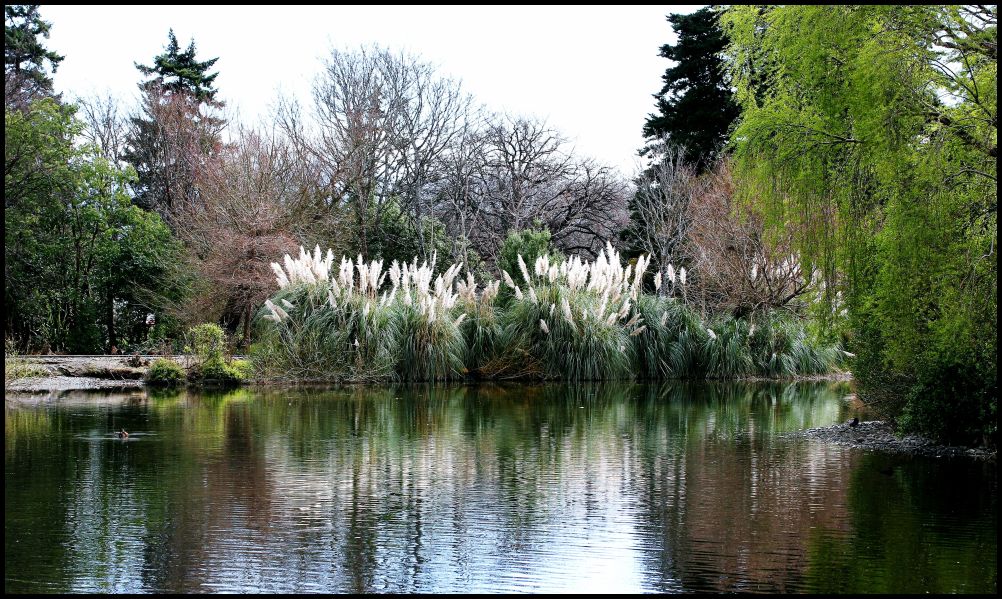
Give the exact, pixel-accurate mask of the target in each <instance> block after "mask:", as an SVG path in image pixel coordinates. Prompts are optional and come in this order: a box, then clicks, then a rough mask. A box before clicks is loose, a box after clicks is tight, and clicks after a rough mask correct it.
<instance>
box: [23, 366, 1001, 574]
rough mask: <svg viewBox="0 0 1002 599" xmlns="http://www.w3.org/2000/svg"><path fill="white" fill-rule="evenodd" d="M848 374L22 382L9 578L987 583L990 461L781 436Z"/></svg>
mask: <svg viewBox="0 0 1002 599" xmlns="http://www.w3.org/2000/svg"><path fill="white" fill-rule="evenodd" d="M848 392H849V390H848V387H847V386H846V384H845V383H793V384H770V383H745V384H708V383H702V384H656V385H646V384H639V383H638V384H632V383H630V384H586V385H582V384H575V385H568V384H552V385H549V384H547V385H514V384H513V385H488V386H410V387H405V386H399V387H378V388H374V387H349V388H342V389H336V390H289V389H264V390H261V389H241V390H237V391H231V392H225V393H224V392H219V393H195V392H188V391H181V392H172V393H157V392H152V391H151V392H149V393H147V392H146V391H140V392H133V393H127V394H123V393H116V394H107V393H103V394H102V393H90V394H86V393H75V394H74V393H71V394H67V395H65V396H63V397H61V398H59V399H58V400H39V401H37V402H34V403H31V404H25V403H14V402H11V401H8V402H6V404H5V411H4V431H5V436H4V444H5V451H4V458H5V461H4V483H5V484H4V511H5V519H4V544H5V556H4V557H5V560H4V562H5V563H4V590H5V592H14V593H27V592H46V593H56V592H224V591H227V592H255V591H265V592H345V593H351V592H356V593H358V592H425V593H432V592H434V593H438V592H446V593H458V592H678V591H702V592H768V593H789V592H810V593H873V592H878V593H925V592H932V593H948V592H949V593H995V592H996V591H997V582H996V578H997V566H996V562H997V538H998V528H997V519H996V514H997V511H998V510H997V496H998V491H997V473H996V465H995V464H994V463H984V462H977V461H973V460H968V459H964V460H946V459H933V458H918V457H909V456H904V455H895V454H883V453H873V452H866V451H863V450H861V449H856V448H851V447H841V446H834V445H826V444H824V443H822V442H819V441H813V440H805V439H791V438H784V437H783V436H781V433H783V432H788V431H795V430H798V429H803V428H808V427H816V426H827V425H831V424H835V423H838V422H844V421H845V420H847V419H849V418H851V417H852V415H853V412H851V408H850V407H849V406H848V404H847V402H846V401H845V399H844V398H845V395H846V394H847V393H848ZM122 428H124V429H125V430H126V431H128V432H129V437H128V439H126V440H121V439H119V438H117V437H116V436H115V434H114V432H115V431H118V430H120V429H122Z"/></svg>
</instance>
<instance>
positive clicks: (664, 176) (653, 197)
mask: <svg viewBox="0 0 1002 599" xmlns="http://www.w3.org/2000/svg"><path fill="white" fill-rule="evenodd" d="M660 154H661V160H659V161H657V162H655V163H654V164H653V165H652V166H651V167H650V168H649V169H647V170H646V171H645V172H643V173H642V174H641V175H640V176H639V177H638V179H637V182H636V183H637V192H636V195H635V196H634V198H633V202H632V205H631V206H632V208H633V215H632V220H631V222H630V226H629V228H628V234H629V236H630V237H631V238H632V240H633V242H634V243H635V244H636V245H637V247H638V248H639V249H640V250H641V251H642V252H644V253H645V254H648V255H649V256H650V257H651V263H652V264H653V265H654V268H655V269H656V271H655V272H657V273H660V274H661V277H662V279H664V280H665V281H666V284H665V285H662V286H661V287H660V289H659V292H660V293H663V294H664V293H668V292H670V291H671V290H673V289H674V283H673V281H672V282H668V281H669V279H674V276H673V274H674V269H675V268H676V267H679V266H681V265H682V264H684V263H686V262H688V259H689V255H688V249H689V248H688V245H687V243H686V242H687V241H688V236H689V230H690V228H691V227H692V224H693V216H694V215H693V212H692V210H691V209H690V206H691V204H692V202H693V198H694V197H695V196H696V195H697V193H698V191H699V188H700V183H699V181H698V179H697V177H696V170H695V169H694V168H693V167H692V166H691V165H689V164H686V162H685V160H684V156H685V151H684V150H683V149H681V148H678V147H674V146H670V145H667V144H663V150H662V152H661V153H660Z"/></svg>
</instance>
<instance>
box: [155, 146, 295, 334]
mask: <svg viewBox="0 0 1002 599" xmlns="http://www.w3.org/2000/svg"><path fill="white" fill-rule="evenodd" d="M300 168H301V165H299V164H297V159H296V156H295V155H294V153H293V151H292V148H291V147H290V146H289V144H287V143H285V141H284V140H282V139H281V138H279V137H278V136H276V135H275V134H274V132H262V131H253V130H245V129H239V130H238V131H237V132H236V141H235V142H233V143H231V144H229V145H227V146H225V147H224V148H223V149H222V150H221V152H220V154H219V155H218V157H216V158H215V159H214V160H213V161H212V164H211V166H210V167H208V168H203V169H201V170H200V171H199V176H198V180H197V184H198V188H199V195H200V202H199V203H198V204H190V203H186V204H179V205H178V206H176V207H175V209H174V212H173V218H174V221H175V222H178V223H184V226H183V227H179V228H178V234H179V235H180V236H181V238H182V239H183V240H184V242H185V245H186V246H187V248H188V250H189V255H190V259H191V260H192V262H193V263H194V265H195V267H196V272H197V273H198V274H199V275H200V278H201V280H202V283H203V285H202V287H203V288H202V290H201V291H200V292H199V293H197V294H196V295H195V296H194V298H193V306H191V308H190V311H191V312H193V313H195V314H197V315H198V319H199V320H205V319H206V316H208V315H211V318H212V319H215V320H219V321H221V322H222V323H223V324H224V325H225V326H226V327H227V328H228V329H229V330H230V331H236V330H237V328H238V327H239V325H240V324H241V323H242V324H243V339H244V342H245V343H246V342H247V341H248V340H249V338H250V322H251V319H252V316H253V312H254V310H255V309H256V308H257V307H258V306H260V305H261V304H262V303H263V302H264V300H265V299H267V297H268V296H269V295H270V294H271V293H272V292H273V291H274V275H273V273H272V272H271V268H270V264H271V262H274V261H276V260H278V259H279V258H280V257H281V256H282V255H283V254H285V253H289V252H293V251H294V250H295V248H296V247H298V245H299V244H300V243H301V242H302V241H304V240H303V239H301V238H299V237H298V236H297V235H296V232H295V227H296V223H297V222H300V221H301V220H302V219H303V218H304V216H307V215H308V209H304V208H303V206H302V204H303V201H304V200H303V199H304V197H305V196H304V194H303V181H304V180H305V177H304V173H302V172H301V170H300ZM307 220H308V218H307Z"/></svg>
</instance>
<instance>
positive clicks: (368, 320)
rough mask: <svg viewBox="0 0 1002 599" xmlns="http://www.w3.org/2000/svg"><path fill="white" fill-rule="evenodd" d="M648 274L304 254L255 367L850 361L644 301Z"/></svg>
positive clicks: (515, 370)
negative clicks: (479, 274) (485, 273)
mask: <svg viewBox="0 0 1002 599" xmlns="http://www.w3.org/2000/svg"><path fill="white" fill-rule="evenodd" d="M647 266H648V259H647V257H645V256H641V257H640V258H639V259H637V260H636V262H635V263H634V264H628V265H626V266H625V267H624V266H623V263H622V260H621V257H620V255H619V253H618V252H617V251H616V250H615V249H614V248H613V247H612V246H611V245H607V247H606V248H605V249H604V250H602V251H601V252H600V253H599V255H598V256H597V257H596V258H595V260H594V261H586V260H582V259H580V258H578V257H573V256H572V257H570V258H568V259H564V260H561V261H559V262H551V258H550V257H549V256H541V257H539V258H538V259H537V260H536V261H535V263H534V264H532V265H529V264H526V262H525V261H524V259H523V258H522V257H521V256H519V258H518V271H517V272H515V273H509V272H506V271H502V272H501V280H500V281H491V282H488V283H487V284H485V285H483V286H479V285H478V284H477V281H476V280H475V278H474V276H473V275H472V274H471V273H469V272H467V273H466V274H465V276H460V275H461V273H462V265H461V264H453V265H450V266H449V267H448V268H446V269H445V270H444V271H442V272H441V274H438V275H436V274H435V272H436V270H435V267H436V260H435V258H434V257H433V258H432V260H431V263H430V264H429V263H428V262H421V263H419V262H418V260H417V259H415V260H414V261H412V262H411V263H405V264H400V263H398V262H396V261H394V262H393V263H392V264H391V265H390V266H389V267H388V268H384V264H383V262H382V261H378V260H374V261H370V262H365V261H364V260H363V258H362V257H361V256H358V257H357V258H356V259H355V260H354V261H353V260H350V259H348V258H347V257H344V258H341V261H340V263H339V264H337V265H335V263H334V258H333V255H332V253H331V252H330V251H328V252H327V253H326V254H322V253H321V252H320V248H319V247H317V248H315V249H314V251H313V252H307V251H305V250H304V249H301V250H300V253H299V257H298V258H295V259H294V258H292V257H291V256H286V257H285V259H284V260H283V263H281V264H280V263H274V264H272V269H273V270H274V272H275V276H276V282H277V283H278V286H279V290H278V292H277V293H276V294H275V295H274V296H273V297H272V298H270V299H269V300H268V301H267V302H266V303H265V306H264V307H263V308H262V309H261V311H260V313H259V317H260V318H259V321H260V323H261V327H262V329H263V330H262V334H261V341H260V342H259V343H258V344H257V345H256V347H255V349H254V353H253V357H254V359H255V361H256V363H257V366H258V367H259V370H260V371H261V372H263V373H265V375H266V376H270V377H272V378H276V379H289V380H326V381H337V382H340V381H374V380H400V381H444V380H454V379H461V378H483V379H508V378H536V379H566V380H574V381H583V380H613V379H631V378H641V379H677V378H684V379H702V378H722V379H727V378H746V377H753V376H755V377H791V376H797V375H813V374H820V373H824V372H830V371H832V370H833V369H834V368H836V367H837V366H838V365H839V364H840V363H841V361H842V359H843V356H844V355H845V354H844V352H841V350H840V349H839V348H838V347H834V346H826V345H823V344H820V343H817V342H815V341H813V340H812V339H810V338H809V337H808V336H807V334H806V333H805V332H804V328H803V326H802V325H801V323H799V322H798V321H796V320H794V319H792V318H787V319H779V318H765V319H761V322H756V323H752V322H749V321H747V320H738V319H720V320H715V321H714V322H713V323H711V324H710V325H709V326H707V324H706V323H704V322H703V321H702V320H701V319H700V317H699V316H698V315H697V314H696V313H695V312H694V311H693V310H692V309H691V308H689V307H688V306H686V305H685V303H684V302H683V301H680V300H679V298H677V297H663V296H654V295H649V294H646V293H644V292H643V289H642V282H643V280H644V275H645V273H646V270H647ZM672 270H673V271H674V269H672ZM683 272H684V271H683V270H681V269H680V270H679V271H678V275H677V277H678V279H679V282H680V283H681V284H682V285H684V283H682V281H683V280H684V277H685V275H684V274H682V273H683ZM659 274H660V273H659ZM669 276H670V278H671V279H672V285H674V280H675V278H676V273H675V272H671V273H670V275H669ZM502 282H503V284H504V286H505V287H506V288H508V289H510V295H509V294H505V296H506V297H505V298H504V300H503V301H499V300H498V297H499V291H500V288H501V287H500V286H501V285H502ZM660 282H661V281H660V276H657V277H656V284H657V283H660ZM673 291H674V290H673ZM683 291H684V290H683Z"/></svg>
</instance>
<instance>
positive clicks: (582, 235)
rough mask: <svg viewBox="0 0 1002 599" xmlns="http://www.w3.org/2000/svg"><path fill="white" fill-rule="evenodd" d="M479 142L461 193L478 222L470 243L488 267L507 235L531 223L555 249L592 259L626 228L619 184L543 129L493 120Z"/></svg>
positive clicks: (520, 120) (507, 119) (534, 122)
mask: <svg viewBox="0 0 1002 599" xmlns="http://www.w3.org/2000/svg"><path fill="white" fill-rule="evenodd" d="M478 141H479V144H480V150H479V152H478V153H477V158H478V159H479V161H480V164H479V167H478V168H477V169H476V173H475V175H474V176H473V179H475V184H474V185H470V186H468V187H469V189H470V192H471V193H472V194H475V196H476V199H475V200H474V201H472V202H470V204H471V205H473V206H475V207H476V209H477V211H478V216H479V219H478V223H479V227H478V229H477V230H476V231H474V232H473V233H472V238H473V241H474V243H475V245H476V246H477V247H478V249H479V251H480V252H481V253H482V255H484V256H486V257H487V258H488V259H489V260H491V261H494V260H496V258H497V252H498V251H499V250H500V248H501V245H502V244H503V243H504V239H505V238H506V237H507V236H508V234H509V233H510V232H512V231H520V230H523V229H526V228H529V227H532V226H535V225H536V224H537V223H538V224H540V225H541V226H544V227H546V228H547V229H549V231H550V233H551V234H552V236H553V240H554V244H555V245H556V246H557V247H558V248H559V249H561V250H564V251H567V252H572V253H583V254H591V255H594V254H595V253H596V252H597V251H598V250H599V249H600V248H601V247H602V245H604V243H605V242H606V241H607V240H610V239H612V238H614V237H615V236H617V235H618V234H619V231H620V230H621V229H622V227H623V226H625V224H626V218H627V213H626V209H625V208H626V198H627V185H626V183H625V182H624V181H622V180H621V179H620V178H619V177H618V176H617V175H616V174H615V173H614V172H613V171H612V169H610V168H608V167H604V166H602V165H599V164H597V163H595V162H594V161H591V160H582V159H579V158H577V157H575V156H574V155H573V153H572V151H571V150H570V149H569V148H568V147H567V146H568V144H567V141H566V140H565V139H564V138H563V137H562V136H561V135H560V134H559V133H558V132H557V131H555V130H554V129H552V128H550V127H548V126H547V125H546V124H545V123H543V122H541V121H538V120H534V119H526V118H512V117H507V116H501V117H494V118H493V119H491V121H490V122H489V123H488V124H487V126H486V127H485V129H484V131H483V132H482V133H481V134H480V135H479V137H478Z"/></svg>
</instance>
